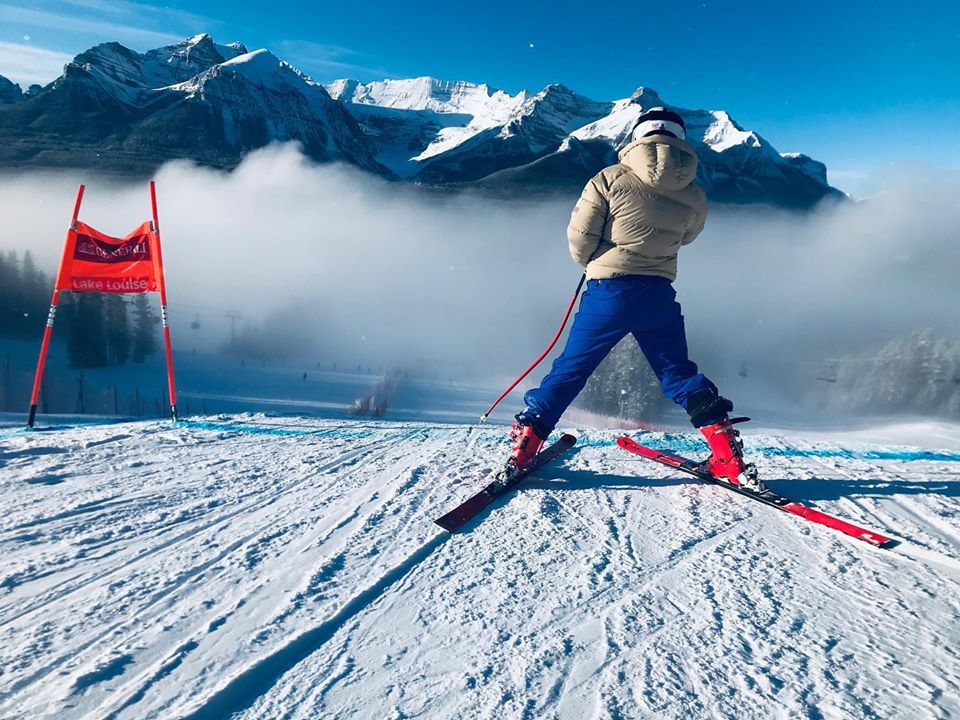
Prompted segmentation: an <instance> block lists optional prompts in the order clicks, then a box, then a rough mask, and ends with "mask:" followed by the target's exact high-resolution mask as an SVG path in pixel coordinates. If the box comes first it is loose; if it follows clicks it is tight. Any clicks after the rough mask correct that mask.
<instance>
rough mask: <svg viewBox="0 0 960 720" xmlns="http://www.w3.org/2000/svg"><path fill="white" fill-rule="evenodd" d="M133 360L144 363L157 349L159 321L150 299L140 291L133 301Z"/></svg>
mask: <svg viewBox="0 0 960 720" xmlns="http://www.w3.org/2000/svg"><path fill="white" fill-rule="evenodd" d="M133 320H134V328H133V353H132V354H133V361H134V362H135V363H142V362H144V361H145V360H146V359H147V358H149V357H152V356H153V354H154V353H155V352H156V351H157V321H156V315H154V313H153V309H152V308H151V307H150V299H149V297H148V296H147V294H146V293H140V294H138V295H137V296H136V298H135V299H134V301H133Z"/></svg>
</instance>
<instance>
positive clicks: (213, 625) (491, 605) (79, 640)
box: [0, 415, 960, 720]
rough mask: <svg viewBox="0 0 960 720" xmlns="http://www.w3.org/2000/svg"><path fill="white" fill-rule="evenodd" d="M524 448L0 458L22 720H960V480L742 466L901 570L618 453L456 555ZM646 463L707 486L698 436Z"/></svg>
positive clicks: (11, 653)
mask: <svg viewBox="0 0 960 720" xmlns="http://www.w3.org/2000/svg"><path fill="white" fill-rule="evenodd" d="M503 434H504V430H503V428H497V427H487V428H477V427H470V426H464V425H430V424H423V423H392V422H361V421H351V422H343V421H332V420H317V419H301V418H290V417H269V416H263V415H240V416H221V417H216V418H207V419H204V420H195V421H190V422H184V423H179V424H176V425H172V424H170V423H166V422H129V423H110V424H107V423H102V424H94V425H88V426H76V427H71V426H61V427H60V428H58V429H57V430H56V431H51V432H45V433H40V432H32V433H30V432H22V431H17V430H3V431H2V432H0V478H2V480H0V482H2V487H3V490H4V492H3V495H2V510H3V513H2V517H0V552H2V554H3V558H4V560H3V565H2V566H0V668H2V669H0V717H4V718H7V717H10V718H38V717H50V718H118V719H119V718H198V719H199V718H203V719H206V718H222V717H228V716H230V715H231V714H237V715H239V716H240V717H243V718H263V717H290V718H316V717H324V718H371V719H380V718H397V719H399V718H407V717H429V718H531V719H532V718H558V719H559V718H564V719H566V718H575V719H579V718H598V719H599V718H604V719H610V720H621V719H625V718H648V717H651V718H667V717H682V718H794V717H805V718H812V719H818V718H824V719H826V718H889V717H910V718H921V717H922V718H949V717H956V716H957V715H958V714H960V630H958V628H960V500H958V497H960V456H958V455H957V453H955V452H950V451H945V450H938V449H937V448H917V447H889V446H884V447H879V446H867V445H864V444H863V443H860V442H857V443H839V442H838V441H836V440H824V439H817V440H806V439H802V438H798V437H797V436H795V435H791V436H790V437H789V439H787V438H786V437H783V436H780V435H775V434H769V433H764V434H755V435H754V434H751V435H749V436H747V438H746V441H747V446H748V451H750V450H751V449H753V450H754V452H753V455H752V457H753V458H754V459H755V460H756V461H757V463H758V466H759V468H760V472H761V476H762V477H764V478H765V479H766V480H767V481H768V483H769V484H770V486H771V487H772V488H773V489H775V490H778V491H780V492H783V493H785V494H788V495H790V496H792V497H795V498H796V499H799V500H803V501H805V502H807V503H809V504H812V505H815V506H816V507H818V508H820V509H823V510H824V511H826V512H830V513H834V514H837V515H840V516H842V517H844V518H846V519H849V520H851V521H853V522H857V523H860V524H863V525H865V526H867V527H869V528H871V529H875V530H878V531H880V532H884V533H887V534H890V535H893V536H895V537H897V538H899V539H901V540H902V541H903V542H902V544H901V545H900V546H898V547H897V548H895V549H894V550H879V549H875V548H872V547H870V546H869V545H867V544H865V543H860V542H857V541H855V540H852V539H850V538H847V537H845V536H842V535H840V534H838V533H836V532H833V531H831V530H829V529H827V528H823V527H819V526H815V525H812V524H810V523H806V522H804V521H802V520H800V519H798V518H795V517H792V516H789V515H787V514H785V513H781V512H778V511H776V510H775V509H773V508H769V507H766V506H763V505H761V504H759V503H755V502H751V501H750V500H749V499H746V498H741V497H739V496H736V495H734V494H732V493H730V492H728V491H725V490H724V489H722V488H719V487H716V486H712V485H708V484H706V483H702V482H699V481H697V480H696V479H693V478H688V477H687V476H683V475H680V474H678V473H676V472H673V471H671V469H670V468H666V467H661V466H659V465H656V464H654V463H651V462H648V461H644V460H643V459H641V458H636V457H635V456H631V455H628V454H627V453H625V452H623V451H621V450H619V449H617V448H616V447H615V446H614V444H613V441H614V438H615V437H616V433H614V432H613V431H600V430H588V431H580V432H578V433H576V434H577V435H578V436H579V437H580V440H581V442H580V444H579V447H578V448H577V449H576V450H574V451H573V452H572V453H570V454H568V455H567V456H565V458H564V459H563V460H562V461H560V462H558V463H557V464H556V465H555V466H552V467H549V468H546V469H544V470H542V471H541V473H540V474H539V476H538V477H535V478H532V479H530V480H529V481H527V482H526V483H525V484H523V485H522V486H521V487H520V488H519V489H518V491H516V492H514V493H511V494H508V495H507V496H505V497H503V498H500V499H498V500H497V501H496V502H495V503H494V504H493V505H492V506H491V507H490V508H489V509H488V510H487V511H485V512H484V513H483V514H482V515H481V516H480V518H478V519H477V520H475V521H473V522H471V523H469V524H468V525H467V526H466V528H465V530H464V532H462V533H458V534H457V535H453V536H448V535H447V534H446V533H444V532H443V531H441V530H440V529H439V528H437V527H436V526H435V525H434V524H433V523H432V522H431V521H432V520H433V518H435V517H437V516H439V515H440V514H442V513H443V512H446V511H447V510H449V509H450V508H451V507H452V506H453V505H454V504H456V502H458V501H459V500H461V499H463V498H465V497H466V496H468V495H470V494H472V493H473V492H474V491H475V490H476V489H478V488H479V487H480V486H481V485H482V484H483V480H484V477H485V476H486V475H488V474H489V473H490V472H491V471H492V469H493V468H494V467H496V466H497V465H498V463H499V462H500V461H501V460H502V457H503V455H504V452H505V448H506V443H505V441H504V437H503ZM642 441H644V442H647V443H648V444H651V445H654V446H662V447H664V448H672V449H674V450H676V451H677V452H680V453H681V454H687V455H690V456H702V454H703V452H704V449H703V446H702V444H701V441H699V440H698V439H697V438H696V437H695V436H694V435H693V434H684V433H646V434H644V435H643V438H642Z"/></svg>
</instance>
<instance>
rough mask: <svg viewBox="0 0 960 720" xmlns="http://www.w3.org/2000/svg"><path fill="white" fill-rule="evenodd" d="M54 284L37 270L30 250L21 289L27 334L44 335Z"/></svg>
mask: <svg viewBox="0 0 960 720" xmlns="http://www.w3.org/2000/svg"><path fill="white" fill-rule="evenodd" d="M51 286H52V283H48V282H47V279H46V277H44V275H43V273H42V272H40V270H39V269H38V268H37V266H36V264H35V263H34V261H33V255H32V254H31V252H30V251H29V250H27V251H26V252H25V253H24V254H23V264H22V266H21V269H20V287H21V294H22V301H21V304H22V306H23V312H24V315H23V317H24V321H25V325H26V327H25V334H26V335H32V336H36V337H39V336H40V335H42V334H43V327H44V321H45V320H46V316H47V308H48V307H49V293H50V290H51Z"/></svg>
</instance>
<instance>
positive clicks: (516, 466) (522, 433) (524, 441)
mask: <svg viewBox="0 0 960 720" xmlns="http://www.w3.org/2000/svg"><path fill="white" fill-rule="evenodd" d="M510 439H511V440H513V447H512V448H510V458H509V459H508V460H507V468H506V473H507V475H508V476H510V475H514V474H515V473H517V472H519V471H520V470H523V469H524V468H525V467H526V466H527V464H528V463H529V462H530V461H531V460H533V458H534V456H535V455H536V454H537V453H538V452H540V448H541V447H543V439H542V438H540V437H539V436H538V435H537V434H536V433H535V432H534V431H533V427H531V426H530V425H525V424H523V423H520V422H518V421H514V423H513V426H512V427H511V429H510Z"/></svg>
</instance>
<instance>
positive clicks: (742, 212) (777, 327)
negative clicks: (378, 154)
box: [0, 146, 960, 385]
mask: <svg viewBox="0 0 960 720" xmlns="http://www.w3.org/2000/svg"><path fill="white" fill-rule="evenodd" d="M79 179H82V178H79V176H77V175H75V174H73V173H66V172H65V173H58V174H44V175H37V174H27V175H20V176H6V177H2V178H0V212H2V213H3V217H4V223H3V227H2V230H0V248H11V249H12V248H16V249H25V248H29V249H31V250H32V251H33V253H34V254H35V256H36V257H37V258H38V260H39V262H40V264H41V266H42V267H43V268H44V269H45V270H46V271H48V272H50V273H51V274H52V273H53V272H54V270H55V267H56V262H57V259H58V255H59V251H60V247H61V245H60V244H61V242H62V238H63V233H64V230H65V224H66V221H67V218H68V216H69V212H70V209H71V208H72V202H73V194H74V192H75V188H76V181H77V180H79ZM156 179H157V186H158V196H159V202H160V220H161V229H162V232H163V240H164V254H165V257H164V259H165V261H166V263H167V275H168V287H169V293H170V304H171V311H172V322H173V332H174V340H175V343H179V344H180V345H181V346H183V345H190V344H193V345H194V346H200V347H204V346H206V347H209V348H213V347H218V346H220V345H222V343H223V342H224V341H225V340H226V339H227V338H228V337H229V332H230V322H231V321H230V319H228V318H227V317H226V316H227V315H240V316H242V319H238V320H234V322H235V323H241V325H243V324H246V325H248V326H254V327H255V326H257V325H260V326H264V324H269V325H270V326H273V325H276V324H284V325H286V326H287V329H286V330H288V329H289V328H290V327H292V328H296V329H297V330H298V331H299V332H301V333H302V334H303V336H304V338H306V339H309V342H305V343H304V347H303V352H304V355H305V356H309V357H310V358H311V359H316V360H317V361H318V362H320V361H322V362H341V363H364V364H371V363H372V364H374V365H375V366H381V365H383V366H387V365H404V366H408V367H414V368H415V367H418V366H423V367H430V366H439V367H445V368H449V369H451V371H453V372H462V374H464V375H468V376H475V377H478V376H485V377H491V376H496V375H508V374H510V373H513V372H516V371H518V370H519V369H522V368H523V367H525V366H526V364H527V362H528V361H529V359H530V358H531V357H533V356H535V355H536V354H537V353H538V352H539V351H540V350H541V349H542V347H543V346H544V345H545V344H546V342H547V341H548V340H549V338H550V337H551V336H552V334H553V331H554V329H555V327H556V324H557V322H558V321H559V318H560V316H561V314H562V312H563V309H564V306H565V303H566V301H567V300H568V298H569V295H570V293H571V292H572V290H573V287H574V286H575V284H576V282H577V279H578V277H579V273H580V270H579V269H578V268H577V267H576V266H575V265H574V264H573V263H572V261H571V260H570V259H569V256H568V254H567V249H566V238H565V227H566V223H567V220H568V218H569V212H570V209H571V207H572V199H570V200H552V201H542V200H538V201H530V202H525V201H513V202H508V201H502V200H492V199H490V198H484V197H478V196H475V195H472V194H470V193H464V194H459V195H444V194H441V193H436V192H433V191H429V190H426V189H423V188H417V187H411V186H407V185H396V184H389V183H385V182H381V181H379V180H376V179H373V178H370V177H368V176H365V175H362V174H360V173H357V172H355V171H353V170H351V169H349V168H344V167H339V166H321V167H318V166H315V165H313V164H311V163H310V162H308V161H307V160H305V159H304V158H303V156H302V155H301V154H300V153H299V152H298V151H297V150H296V148H294V147H290V146H287V147H273V148H268V149H266V150H262V151H259V152H256V153H253V154H251V155H250V156H249V157H248V159H247V160H246V161H245V162H244V163H243V164H242V165H240V167H238V168H237V169H236V170H235V171H233V172H231V173H220V172H216V171H213V170H208V169H202V168H197V167H194V166H192V165H190V164H187V163H173V164H170V165H167V166H165V167H164V168H163V169H162V170H161V171H160V172H159V173H158V175H157V178H156ZM958 179H960V178H958V177H957V176H956V175H951V174H948V173H946V172H945V171H934V170H931V169H930V168H916V169H915V171H913V172H910V173H904V174H903V175H901V177H900V179H899V181H898V182H896V183H893V184H890V185H889V186H888V187H887V189H886V190H884V191H883V192H881V193H878V194H877V195H876V196H875V197H874V198H872V199H871V200H868V201H863V202H858V203H853V202H850V203H843V204H831V205H825V206H823V207H822V208H820V209H819V210H816V211H814V212H812V213H808V214H804V215H798V214H793V213H787V212H782V211H776V210H772V209H764V208H715V209H714V212H713V214H712V216H711V218H710V219H709V221H708V224H707V229H706V231H705V232H704V234H703V236H702V237H701V238H700V239H698V240H697V242H696V243H694V244H693V245H691V246H690V247H688V248H685V249H684V250H683V251H682V253H681V258H680V278H679V280H678V283H677V286H678V290H679V293H680V299H681V301H682V302H683V305H684V313H685V315H686V317H687V323H688V330H689V334H690V344H691V348H692V351H693V353H694V355H695V358H696V359H697V360H698V361H700V362H701V364H702V365H703V366H704V368H705V369H706V370H707V371H708V372H714V373H715V374H717V375H718V376H720V377H722V378H726V377H728V376H730V375H731V372H732V370H731V368H735V367H737V368H741V370H742V365H743V364H744V363H747V366H748V367H750V366H751V365H756V366H758V367H760V366H764V365H766V366H768V367H769V368H780V369H779V370H771V371H770V372H769V373H768V375H769V377H768V378H767V380H766V382H767V384H769V385H776V384H777V383H778V373H780V374H782V375H783V382H784V383H788V382H793V381H794V380H795V379H796V378H795V377H794V378H793V380H790V379H788V378H787V377H786V376H787V375H790V374H791V373H790V371H789V368H793V375H796V374H797V373H796V368H801V367H809V368H814V369H812V370H809V371H807V370H804V371H803V372H805V373H807V374H809V375H811V376H813V375H815V367H816V366H817V365H818V364H819V363H821V362H822V361H823V359H824V358H829V357H833V356H838V355H843V354H849V353H856V352H862V351H864V350H865V349H866V348H869V347H871V346H872V345H876V344H881V343H883V342H885V341H887V340H889V339H891V338H895V337H901V336H904V335H906V334H908V333H910V332H911V331H913V330H914V329H917V328H926V327H929V328H932V329H933V330H934V331H935V332H938V333H941V334H945V335H957V334H960V313H958V312H957V300H958V290H957V286H958V282H957V278H958V277H960V253H958V252H957V249H956V245H957V238H958V237H960V204H958V203H956V200H955V192H956V189H957V188H958V186H960V182H958ZM148 216H149V198H148V196H147V192H146V186H145V184H140V183H137V184H132V183H126V182H119V181H103V180H96V179H91V180H89V182H88V189H87V196H86V199H85V201H84V208H83V212H82V213H81V217H82V218H83V219H84V220H85V221H86V222H88V223H90V224H91V225H93V226H94V227H97V228H98V229H100V230H101V231H103V232H106V233H109V234H115V235H122V234H125V233H126V232H127V231H129V230H130V229H132V228H133V227H134V226H135V225H136V224H137V223H138V222H140V221H141V220H143V219H145V218H147V217H148ZM195 319H199V321H200V325H201V330H199V331H193V330H191V329H189V327H190V323H191V321H193V320H195ZM286 330H285V332H284V335H285V336H289V335H290V333H289V332H287V331H286Z"/></svg>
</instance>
